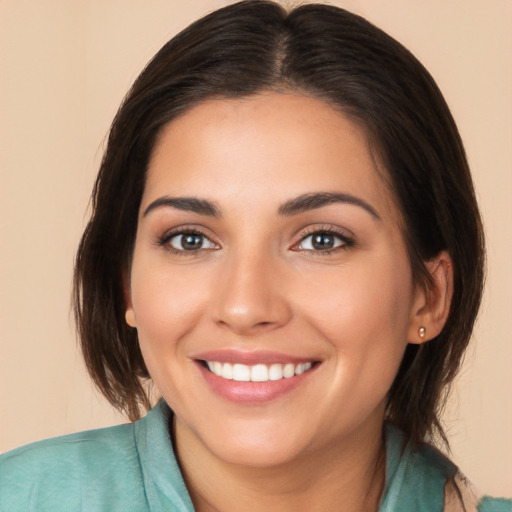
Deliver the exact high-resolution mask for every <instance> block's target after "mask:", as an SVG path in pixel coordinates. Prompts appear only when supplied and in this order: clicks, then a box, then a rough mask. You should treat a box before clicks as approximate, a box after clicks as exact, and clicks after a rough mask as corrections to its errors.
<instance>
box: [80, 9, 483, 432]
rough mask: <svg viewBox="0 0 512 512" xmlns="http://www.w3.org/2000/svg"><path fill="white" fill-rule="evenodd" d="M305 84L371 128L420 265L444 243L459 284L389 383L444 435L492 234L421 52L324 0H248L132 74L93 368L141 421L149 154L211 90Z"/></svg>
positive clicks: (86, 298) (92, 264)
mask: <svg viewBox="0 0 512 512" xmlns="http://www.w3.org/2000/svg"><path fill="white" fill-rule="evenodd" d="M290 89H292V90H296V91H302V92H304V93H306V94H310V95H314V96H316V97H319V98H322V99H324V100H325V101H327V102H328V103H329V104H331V105H332V106H333V108H336V109H339V110H340V111H341V112H344V113H345V114H347V115H350V116H351V118H352V119H354V120H356V121H357V122H358V123H360V124H361V126H363V127H364V129H365V131H366V133H367V134H368V138H369V140H370V141H371V144H372V149H373V151H374V153H375V155H376V158H377V159H378V161H379V162H380V163H381V164H382V166H383V168H384V169H385V174H386V177H387V179H388V181H389V183H390V186H391V188H392V190H393V192H394V195H395V198H396V201H397V203H398V205H399V207H400V209H401V211H402V215H403V219H404V237H405V241H406V245H407V249H408V252H409V257H410V261H411V266H412V269H413V273H414V276H415V278H416V280H417V281H418V282H421V283H422V284H424V285H425V286H426V287H428V285H429V281H428V272H427V271H426V269H425V266H424V262H425V261H428V260H430V259H431V258H433V257H434V256H436V255H437V254H438V253H439V252H440V251H441V250H447V251H448V253H449V254H450V256H451V258H452V260H453V268H454V294H453V300H452V304H451V310H450V315H449V318H448V320H447V323H446V325H445V327H444V329H443V331H442V332H441V334H440V335H439V336H438V337H437V338H436V339H433V340H431V341H429V342H428V343H424V344H421V345H413V344H410V345H408V347H407V349H406V352H405V356H404V359H403V362H402V364H401V366H400V369H399V371H398V374H397V376H396V379H395V381H394V383H393V385H392V387H391V389H390V391H389V394H388V402H387V412H386V414H387V418H388V419H389V420H390V421H392V422H394V423H395V424H397V425H398V426H399V427H401V428H402V429H403V430H404V431H405V432H406V433H407V435H408V436H409V438H410V439H411V440H413V441H416V442H419V441H423V440H426V439H427V440H428V439H431V438H432V436H433V435H434V434H440V435H441V437H444V434H443V430H442V427H441V425H440V422H439V413H440V409H441V408H442V406H443V404H444V401H445V398H446V390H447V389H448V387H449V384H450V383H451V382H452V380H453V378H454V377H455V375H456V373H457V371H458V368H459V365H460V363H461V361H462V357H463V354H464V351H465V349H466V346H467V344H468V341H469V338H470V335H471V331H472V328H473V324H474V321H475V318H476V315H477V311H478V307H479V303H480V299H481V293H482V283H483V264H484V250H483V245H484V244H483V234H482V227H481V221H480V216H479V212H478V208H477V204H476V200H475V195H474V190H473V185H472V181H471V176H470V173H469V169H468V164H467V161H466V157H465V153H464V149H463V146H462V143H461V140H460V137H459V134H458V131H457V128H456V126H455V123H454V121H453V119H452V116H451V114H450V111H449V109H448V107H447V105H446V103H445V101H444V99H443V96H442V95H441V93H440V91H439V89H438V88H437V86H436V84H435V83H434V80H433V79H432V77H431V76H430V74H429V73H428V72H427V71H426V70H425V68H424V67H423V66H422V65H421V64H420V62H418V60H417V59H416V58H415V57H414V56H413V55H412V54H411V53H410V52H409V51H408V50H406V49H405V48H404V47H403V46H402V45H401V44H399V43H398V42H397V41H395V40H394V39H393V38H391V37H390V36H388V35H387V34H385V33H384V32H382V31H381V30H380V29H378V28H376V27H375V26H373V25H372V24H370V23H369V22H368V21H366V20H365V19H363V18H361V17H359V16H356V15H354V14H351V13H349V12H347V11H344V10H342V9H339V8H336V7H332V6H327V5H318V4H311V5H303V6H299V7H297V8H295V9H292V10H290V11H289V12H288V11H286V10H285V9H284V8H283V7H281V6H279V5H278V4H276V3H274V2H270V1H264V0H260V1H258V0H250V1H244V2H239V3H237V4H233V5H230V6H228V7H225V8H222V9H220V10H217V11H215V12H213V13H212V14H210V15H208V16H206V17H204V18H202V19H200V20H199V21H197V22H195V23H194V24H192V25H191V26H189V27H188V28H187V29H185V30H184V31H183V32H181V33H180V34H178V35H177V36H176V37H174V38H173V39H172V40H171V41H169V42H168V43H167V44H166V45H165V46H164V47H163V48H162V49H161V50H160V51H159V52H158V53H157V55H156V56H155V57H154V58H153V59H152V61H151V62H150V63H149V64H148V65H147V67H146V68H145V69H144V71H143V72H142V73H141V75H140V76H139V77H138V78H137V80H136V81H135V83H134V85H133V87H132V88H131V90H130V91H129V93H128V95H127V96H126V98H125V100H124V102H123V104H122V105H121V107H120V109H119V111H118V113H117V115H116V117H115V119H114V122H113V124H112V127H111V130H110V136H109V139H108V145H107V148H106V152H105V155H104V158H103V162H102V164H101V168H100V171H99V174H98V177H97V181H96V184H95V186H94V190H93V195H92V207H93V211H92V218H91V220H90V222H89V224H88V226H87V228H86V230H85V233H84V235H83V238H82V240H81V243H80V247H79V249H78V254H77V259H76V269H75V281H74V284H75V288H74V300H75V317H76V321H77V329H78V333H79V336H80V339H81V343H82V349H83V354H84V357H85V361H86V364H87V367H88V369H89V372H90V374H91V376H92V378H93V380H94V382H95V383H96V385H97V386H98V387H99V389H100V390H101V391H102V392H103V394H104V395H105V396H106V397H107V399H108V400H109V401H110V402H111V403H112V404H113V405H114V406H115V407H116V408H118V409H120V410H121V411H124V412H125V413H127V415H128V416H129V417H130V418H131V419H132V420H133V419H136V418H138V417H139V416H140V407H141V406H145V407H147V406H148V399H147V396H146V393H145V389H144V385H143V382H144V379H148V378H149V375H148V372H147V369H146V366H145V364H144V360H143V358H142V355H141V352H140V349H139V346H138V341H137V333H136V331H135V330H134V329H131V328H130V327H128V326H127V324H126V322H125V300H124V291H123V276H124V275H125V274H126V273H127V272H128V271H129V265H130V257H131V254H132V250H133V246H134V240H135V235H136V230H137V218H138V211H139V206H140V202H141V198H142V194H143V190H144V183H145V175H146V170H147V165H148V160H149V157H150V154H151V151H152V148H153V145H154V143H155V139H156V137H157V135H158V133H159V131H160V130H161V128H162V127H163V126H164V125H165V124H166V123H168V122H170V121H172V120H173V119H175V118H176V116H178V115H179V114H181V113H183V112H185V111H187V110H188V109H190V108H192V107H193V106H194V105H196V104H198V103H200V102H202V101H204V100H206V99H207V98H212V97H222V98H232V97H241V96H248V95H252V94H257V93H259V92H261V91H269V90H290Z"/></svg>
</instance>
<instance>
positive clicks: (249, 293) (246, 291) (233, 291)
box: [213, 247, 290, 335]
mask: <svg viewBox="0 0 512 512" xmlns="http://www.w3.org/2000/svg"><path fill="white" fill-rule="evenodd" d="M278 266H279V265H278V261H277V258H276V257H275V256H273V255H272V254H271V251H268V250H264V249H263V250H261V248H260V250H258V248H251V247H240V248H237V249H236V250H233V251H232V252H231V253H230V254H229V256H228V257H227V258H226V259H225V261H224V262H223V268H222V272H220V273H219V281H220V282H219V286H218V294H217V298H216V301H215V302H216V304H215V307H214V313H213V314H214V320H215V321H216V322H217V323H219V324H221V325H223V326H225V327H228V328H230V329H232V330H233V331H235V332H237V333H239V334H245V335H248V334H251V333H255V332H259V331H261V330H265V329H272V328H275V327H278V326H280V325H283V324H284V323H286V321H287V320H288V319H289V316H290V310H289V306H288V304H287V301H286V297H285V296H284V294H283V293H282V290H283V289H282V284H283V283H282V279H281V277H282V276H281V275H280V272H279V268H278Z"/></svg>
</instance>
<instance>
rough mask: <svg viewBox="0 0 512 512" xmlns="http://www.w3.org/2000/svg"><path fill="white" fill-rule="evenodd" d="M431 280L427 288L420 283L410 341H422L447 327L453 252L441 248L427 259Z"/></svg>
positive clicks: (410, 324) (450, 299)
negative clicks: (451, 254) (435, 254)
mask: <svg viewBox="0 0 512 512" xmlns="http://www.w3.org/2000/svg"><path fill="white" fill-rule="evenodd" d="M425 267H426V268H427V270H428V272H429V274H430V276H431V278H432V280H431V283H430V285H429V286H428V289H425V287H424V286H421V285H417V287H416V293H415V298H414V305H413V308H412V310H411V321H410V322H409V332H408V337H407V340H408V342H409V343H415V344H421V343H424V342H425V341H428V340H431V339H432V338H435V337H436V336H437V335H438V334H439V333H440V332H441V331H442V330H443V327H444V324H445V323H446V319H447V318H448V314H449V313H450V305H451V301H452V295H453V264H452V259H451V258H450V255H449V254H448V253H447V252H446V251H441V252H440V253H439V254H438V255H437V256H436V257H435V258H433V259H432V260H429V261H427V262H425Z"/></svg>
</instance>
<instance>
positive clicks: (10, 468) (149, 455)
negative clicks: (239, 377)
mask: <svg viewBox="0 0 512 512" xmlns="http://www.w3.org/2000/svg"><path fill="white" fill-rule="evenodd" d="M168 414H169V409H168V407H167V406H166V404H165V403H164V402H163V401H162V402H160V403H159V404H158V405H157V406H156V407H155V408H154V409H152V410H151V411H150V412H149V413H148V414H147V415H146V416H145V417H144V418H143V419H141V420H139V421H137V422H135V423H133V424H128V425H120V426H116V427H110V428H104V429H99V430H92V431H88V432H82V433H78V434H71V435H67V436H62V437H57V438H54V439H48V440H46V441H40V442H37V443H33V444H30V445H27V446H24V447H21V448H18V449H16V450H12V451H10V452H8V453H6V454H4V455H2V456H0V512H60V511H62V512H64V511H65V512H74V511H87V512H100V511H102V512H145V511H150V512H164V511H165V512H193V511H194V507H193V505H192V501H191V499H190V496H189V494H188V491H187V488H186V486H185V483H184V481H183V478H182V475H181V472H180V469H179V467H178V464H177V461H176V457H175V455H174V452H173V448H172V443H171V441H170V438H169V434H168V430H167V420H168ZM402 446H403V437H402V435H401V433H400V431H399V430H397V429H396V428H394V427H392V426H389V425H388V426H387V429H386V490H385V492H384V495H383V498H382V503H381V506H380V508H379V512H411V511H414V512H437V511H439V512H441V511H442V509H443V490H444V484H445V481H446V478H448V477H449V476H451V475H453V473H454V472H455V471H456V468H455V466H453V465H452V464H451V463H450V462H449V461H447V459H445V458H444V457H443V456H441V455H440V454H439V453H438V452H437V451H435V450H434V449H431V448H429V447H425V448H422V449H421V450H418V451H412V450H410V449H405V451H403V452H402ZM482 507H483V508H480V509H479V510H481V511H482V512H512V504H511V502H510V501H509V500H487V501H486V502H485V504H483V505H482ZM493 507H494V508H493Z"/></svg>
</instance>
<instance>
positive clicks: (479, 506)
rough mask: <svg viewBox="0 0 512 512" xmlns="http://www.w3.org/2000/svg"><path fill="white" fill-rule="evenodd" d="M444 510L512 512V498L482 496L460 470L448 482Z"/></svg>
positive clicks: (445, 511)
mask: <svg viewBox="0 0 512 512" xmlns="http://www.w3.org/2000/svg"><path fill="white" fill-rule="evenodd" d="M443 510H444V512H512V499H507V498H492V497H490V496H482V495H481V494H479V492H478V491H477V490H476V488H475V487H474V486H473V485H472V484H471V482H469V481H468V480H467V478H465V477H464V475H462V474H461V473H460V472H459V473H457V475H455V477H454V478H453V479H451V480H450V481H448V482H447V483H446V487H445V501H444V509H443Z"/></svg>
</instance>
